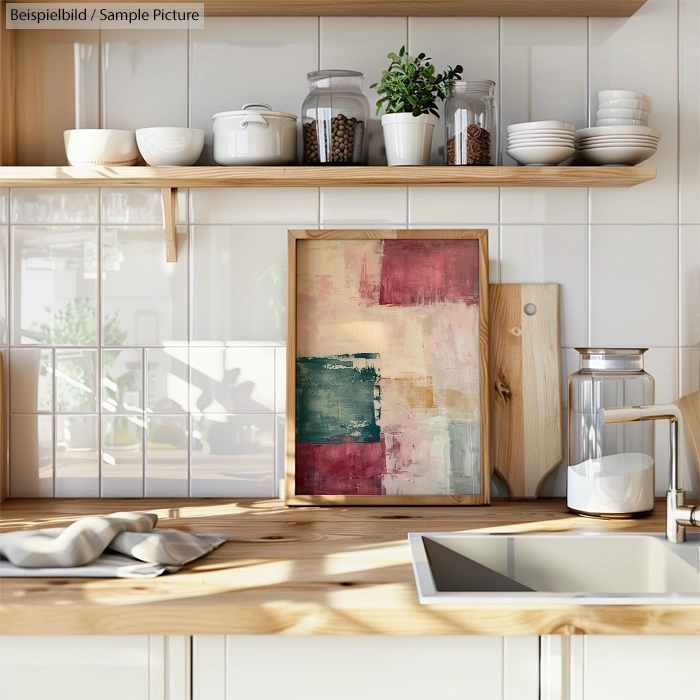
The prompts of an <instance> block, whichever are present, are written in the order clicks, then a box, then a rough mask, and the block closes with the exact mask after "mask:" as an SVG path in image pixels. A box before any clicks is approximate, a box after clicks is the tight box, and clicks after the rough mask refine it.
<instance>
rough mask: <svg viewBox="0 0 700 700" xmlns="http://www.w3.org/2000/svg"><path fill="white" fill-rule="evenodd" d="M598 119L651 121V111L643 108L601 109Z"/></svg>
mask: <svg viewBox="0 0 700 700" xmlns="http://www.w3.org/2000/svg"><path fill="white" fill-rule="evenodd" d="M597 117H598V119H640V120H642V121H643V120H647V121H649V117H651V112H645V111H644V110H643V109H599V110H598V112H597Z"/></svg>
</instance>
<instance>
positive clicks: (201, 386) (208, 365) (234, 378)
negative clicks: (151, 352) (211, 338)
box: [190, 347, 275, 413]
mask: <svg viewBox="0 0 700 700" xmlns="http://www.w3.org/2000/svg"><path fill="white" fill-rule="evenodd" d="M274 353H275V350H274V348H201V347H194V348H192V349H191V350H190V365H191V372H192V374H191V389H190V392H191V393H190V401H191V406H192V409H191V410H193V411H196V412H197V413H272V412H273V411H274V403H275V393H274V392H275V389H274V387H275V355H274Z"/></svg>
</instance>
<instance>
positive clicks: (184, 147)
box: [136, 126, 205, 166]
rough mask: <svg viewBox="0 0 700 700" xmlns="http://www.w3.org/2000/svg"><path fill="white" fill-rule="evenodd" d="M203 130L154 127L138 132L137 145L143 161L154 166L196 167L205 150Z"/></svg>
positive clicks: (138, 130)
mask: <svg viewBox="0 0 700 700" xmlns="http://www.w3.org/2000/svg"><path fill="white" fill-rule="evenodd" d="M204 135H205V132H204V130H203V129H185V128H181V127H179V126H152V127H149V128H147V129H137V130H136V143H137V144H138V147H139V151H141V155H142V156H143V159H144V160H145V161H146V162H147V163H148V164H149V165H154V166H177V165H179V166H187V165H194V164H195V163H196V162H197V160H199V156H201V155H202V149H203V148H204Z"/></svg>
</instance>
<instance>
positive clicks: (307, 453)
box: [295, 435, 386, 496]
mask: <svg viewBox="0 0 700 700" xmlns="http://www.w3.org/2000/svg"><path fill="white" fill-rule="evenodd" d="M295 469H296V493H297V494H298V495H308V496H333V495H337V496H382V495H384V487H383V486H382V475H383V474H386V454H385V448H384V436H383V435H382V436H381V437H380V440H379V442H344V443H341V444H325V445H316V444H310V443H300V444H297V446H296V468H295Z"/></svg>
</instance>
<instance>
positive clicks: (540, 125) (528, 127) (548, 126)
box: [507, 121, 576, 134]
mask: <svg viewBox="0 0 700 700" xmlns="http://www.w3.org/2000/svg"><path fill="white" fill-rule="evenodd" d="M575 128H576V127H575V126H574V125H573V124H569V123H568V122H557V121H546V122H522V123H520V124H511V125H510V126H509V127H508V129H507V131H508V133H509V134H512V133H515V132H518V131H542V130H547V131H551V130H556V131H573V130H574V129H575Z"/></svg>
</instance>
